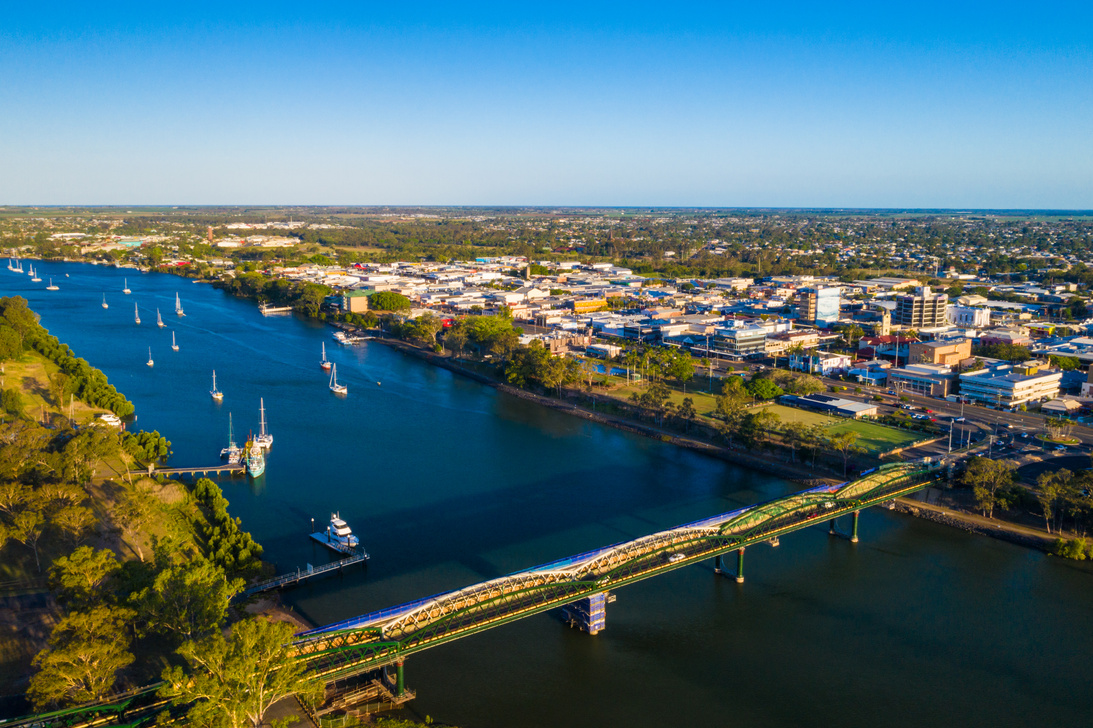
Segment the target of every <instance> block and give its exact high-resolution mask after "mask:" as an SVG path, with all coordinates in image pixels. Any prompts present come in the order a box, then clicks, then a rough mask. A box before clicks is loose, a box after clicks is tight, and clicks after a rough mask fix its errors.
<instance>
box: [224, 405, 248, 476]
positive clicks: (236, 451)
mask: <svg viewBox="0 0 1093 728" xmlns="http://www.w3.org/2000/svg"><path fill="white" fill-rule="evenodd" d="M220 457H222V458H227V460H228V465H238V464H239V463H240V462H241V461H242V460H243V449H242V448H241V447H239V446H238V445H236V444H235V433H234V432H233V431H232V413H231V412H229V413H228V446H227V447H226V448H224V449H223V450H221V451H220Z"/></svg>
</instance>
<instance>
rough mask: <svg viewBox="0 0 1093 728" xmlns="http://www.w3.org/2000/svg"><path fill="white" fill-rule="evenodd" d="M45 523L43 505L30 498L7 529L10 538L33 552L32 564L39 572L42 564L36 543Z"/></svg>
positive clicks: (36, 499) (44, 527) (37, 499)
mask: <svg viewBox="0 0 1093 728" xmlns="http://www.w3.org/2000/svg"><path fill="white" fill-rule="evenodd" d="M46 523H47V521H46V514H45V504H44V503H42V501H41V500H40V499H39V498H36V497H33V496H32V497H31V498H30V499H29V500H28V501H27V505H26V507H24V508H23V509H22V510H21V511H19V512H18V513H16V514H15V516H14V518H12V519H11V525H10V526H9V527H8V529H7V532H8V536H9V537H10V538H14V539H15V540H16V541H18V542H19V543H21V544H23V545H24V546H26V547H27V548H29V549H32V550H33V551H34V564H35V566H37V567H38V571H39V572H41V570H42V562H41V560H40V559H39V558H38V541H39V540H41V538H42V534H43V533H44V532H45V529H46Z"/></svg>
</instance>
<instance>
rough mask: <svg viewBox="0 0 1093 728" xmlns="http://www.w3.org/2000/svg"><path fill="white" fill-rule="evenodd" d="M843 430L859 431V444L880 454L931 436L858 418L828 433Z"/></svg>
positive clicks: (835, 433)
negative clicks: (861, 420)
mask: <svg viewBox="0 0 1093 728" xmlns="http://www.w3.org/2000/svg"><path fill="white" fill-rule="evenodd" d="M842 432H856V433H858V445H860V446H861V447H863V448H865V449H866V451H867V452H869V453H870V454H873V455H879V454H881V453H884V452H887V451H889V450H891V449H892V448H895V447H905V446H907V445H910V444H911V443H912V442H917V441H918V440H923V439H926V438H927V437H929V435H927V434H925V433H923V432H904V431H903V430H897V429H895V428H893V427H886V426H884V425H878V424H875V423H873V422H859V421H857V420H845V421H843V422H842V423H841V424H838V425H833V426H831V427H829V428H827V434H828V435H838V434H839V433H842Z"/></svg>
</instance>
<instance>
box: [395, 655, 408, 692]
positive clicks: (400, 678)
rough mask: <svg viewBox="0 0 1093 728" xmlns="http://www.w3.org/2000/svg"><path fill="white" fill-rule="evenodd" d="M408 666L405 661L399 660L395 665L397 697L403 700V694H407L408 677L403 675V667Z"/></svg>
mask: <svg viewBox="0 0 1093 728" xmlns="http://www.w3.org/2000/svg"><path fill="white" fill-rule="evenodd" d="M404 664H406V663H405V662H404V661H403V660H399V661H398V662H396V663H395V697H396V698H401V697H402V695H403V693H405V692H406V677H405V675H404V674H403V670H402V666H403V665H404Z"/></svg>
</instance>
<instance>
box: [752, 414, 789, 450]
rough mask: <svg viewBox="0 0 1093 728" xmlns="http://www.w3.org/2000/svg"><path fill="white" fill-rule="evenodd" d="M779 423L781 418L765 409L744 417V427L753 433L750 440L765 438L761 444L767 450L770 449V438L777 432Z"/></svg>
mask: <svg viewBox="0 0 1093 728" xmlns="http://www.w3.org/2000/svg"><path fill="white" fill-rule="evenodd" d="M781 422H782V418H780V417H779V416H778V415H776V414H775V413H774V411H773V410H771V409H769V408H766V407H764V408H761V409H759V410H756V411H755V412H751V413H749V414H748V415H747V416H746V417H745V427H747V428H748V429H749V430H750V431H751V432H752V433H753V435H752V438H753V439H754V440H756V441H758V439H759V438H765V439H764V440H763V442H764V443H765V445H766V447H767V448H768V449H769V447H770V436H771V435H772V434H774V433H776V432H778V426H779V425H780V424H781Z"/></svg>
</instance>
